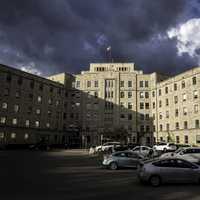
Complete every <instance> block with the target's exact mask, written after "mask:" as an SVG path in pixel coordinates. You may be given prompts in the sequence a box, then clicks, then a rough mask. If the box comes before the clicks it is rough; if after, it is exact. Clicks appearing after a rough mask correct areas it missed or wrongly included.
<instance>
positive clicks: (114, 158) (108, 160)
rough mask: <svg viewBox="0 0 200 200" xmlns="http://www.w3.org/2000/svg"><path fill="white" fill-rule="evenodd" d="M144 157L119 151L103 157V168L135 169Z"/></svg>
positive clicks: (130, 152)
mask: <svg viewBox="0 0 200 200" xmlns="http://www.w3.org/2000/svg"><path fill="white" fill-rule="evenodd" d="M143 159H144V157H143V156H142V155H139V154H138V153H134V152H132V151H119V152H115V153H113V154H111V155H107V156H104V160H103V163H102V164H103V166H106V167H108V168H110V169H112V170H116V169H118V168H120V167H137V166H138V164H139V163H140V161H141V160H143Z"/></svg>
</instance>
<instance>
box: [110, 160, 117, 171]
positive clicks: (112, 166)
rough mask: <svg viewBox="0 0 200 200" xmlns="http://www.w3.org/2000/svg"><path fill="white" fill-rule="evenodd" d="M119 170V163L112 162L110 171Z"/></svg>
mask: <svg viewBox="0 0 200 200" xmlns="http://www.w3.org/2000/svg"><path fill="white" fill-rule="evenodd" d="M117 168H118V166H117V163H116V162H112V163H110V169H111V170H116V169H117Z"/></svg>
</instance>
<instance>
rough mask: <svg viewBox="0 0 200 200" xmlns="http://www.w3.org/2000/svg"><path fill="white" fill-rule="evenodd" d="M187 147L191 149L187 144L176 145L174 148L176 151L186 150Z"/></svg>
mask: <svg viewBox="0 0 200 200" xmlns="http://www.w3.org/2000/svg"><path fill="white" fill-rule="evenodd" d="M187 147H192V146H191V145H189V144H176V148H177V149H180V148H187Z"/></svg>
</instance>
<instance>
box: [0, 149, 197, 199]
mask: <svg viewBox="0 0 200 200" xmlns="http://www.w3.org/2000/svg"><path fill="white" fill-rule="evenodd" d="M7 199H9V200H15V199H16V200H40V199H41V200H65V199H66V200H90V199H91V200H100V199H101V200H107V199H108V200H109V199H116V200H121V199H123V200H129V199H131V200H133V199H136V200H143V199H148V200H162V199H163V200H179V199H180V200H187V199H188V200H199V199H200V185H196V184H178V185H177V184H176V185H162V186H161V187H158V188H153V187H151V186H149V185H142V184H140V183H139V181H138V179H137V176H136V170H134V169H120V170H116V171H111V170H107V169H102V168H101V166H100V159H99V158H98V157H96V156H88V153H87V151H82V150H63V151H49V152H41V151H28V150H27V151H0V200H7Z"/></svg>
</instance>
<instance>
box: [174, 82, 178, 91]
mask: <svg viewBox="0 0 200 200" xmlns="http://www.w3.org/2000/svg"><path fill="white" fill-rule="evenodd" d="M176 90H177V84H176V83H174V91H176Z"/></svg>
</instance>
